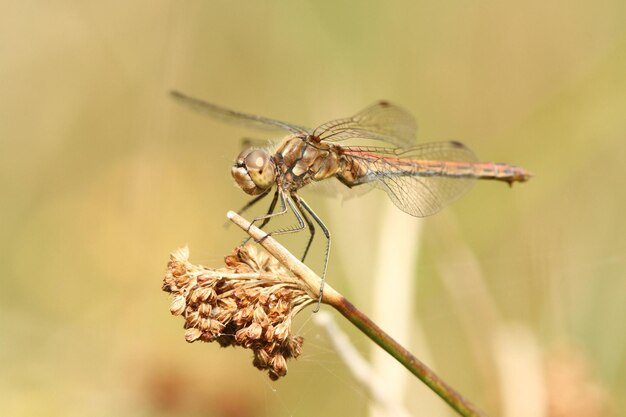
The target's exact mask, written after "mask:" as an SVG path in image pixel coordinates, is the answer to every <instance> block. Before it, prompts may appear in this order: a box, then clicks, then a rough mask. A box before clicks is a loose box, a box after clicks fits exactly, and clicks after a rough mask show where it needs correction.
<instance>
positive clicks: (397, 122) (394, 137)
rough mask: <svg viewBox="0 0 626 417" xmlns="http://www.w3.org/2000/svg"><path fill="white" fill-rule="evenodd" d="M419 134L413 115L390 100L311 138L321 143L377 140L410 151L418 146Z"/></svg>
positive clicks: (321, 129)
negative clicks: (359, 139)
mask: <svg viewBox="0 0 626 417" xmlns="http://www.w3.org/2000/svg"><path fill="white" fill-rule="evenodd" d="M416 132H417V124H416V123H415V118H413V116H412V115H411V114H409V113H407V112H406V111H405V110H403V109H402V108H400V107H398V106H396V105H394V104H391V103H389V102H387V101H379V102H378V103H375V104H373V105H371V106H370V107H368V108H366V109H365V110H362V111H360V112H359V113H357V114H355V115H354V116H352V117H347V118H345V119H337V120H332V121H330V122H328V123H324V124H323V125H321V126H318V127H317V128H316V129H315V130H314V131H313V134H312V135H313V138H315V139H316V140H318V141H321V140H326V141H330V142H337V141H341V140H346V139H350V138H361V139H374V140H380V141H384V142H389V143H391V144H393V145H395V146H397V147H400V148H403V149H409V148H411V147H412V146H414V145H415V135H416Z"/></svg>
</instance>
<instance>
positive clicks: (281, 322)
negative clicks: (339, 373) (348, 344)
mask: <svg viewBox="0 0 626 417" xmlns="http://www.w3.org/2000/svg"><path fill="white" fill-rule="evenodd" d="M188 259H189V251H188V249H187V248H183V249H179V250H178V251H176V252H175V253H173V254H172V255H171V256H170V262H169V263H168V265H167V273H166V275H165V278H164V279H163V290H164V291H166V292H169V293H170V294H172V303H171V305H170V312H171V313H172V314H173V315H175V316H182V317H183V318H184V319H185V329H186V330H185V339H186V340H187V342H189V343H192V342H195V341H197V340H200V341H202V342H217V343H219V344H220V346H222V347H225V346H242V347H244V348H247V349H251V350H252V351H253V353H254V360H253V362H252V363H253V365H254V366H255V367H257V368H258V369H261V370H267V371H268V374H269V377H270V378H271V379H272V380H276V379H278V378H280V377H282V376H285V375H286V374H287V359H289V358H297V357H298V356H299V355H300V353H301V347H302V342H303V339H302V337H301V336H293V335H292V333H291V323H292V320H293V317H294V316H295V315H296V314H297V313H298V312H299V311H300V310H302V309H303V308H304V307H305V306H307V305H308V304H311V303H313V302H315V300H313V299H312V298H311V297H310V296H309V295H308V294H307V293H306V291H304V289H302V287H300V285H299V282H298V280H297V279H295V278H293V276H291V275H290V274H289V273H288V272H287V271H286V270H285V269H284V268H283V267H282V266H281V265H280V264H279V263H278V261H276V259H275V258H273V257H271V256H269V255H268V254H267V253H265V252H260V251H258V250H257V249H256V248H255V247H254V246H251V245H246V246H242V247H238V248H236V249H235V250H234V251H233V253H232V254H231V255H228V256H226V258H225V264H226V266H225V267H224V268H221V269H209V268H206V267H203V266H199V265H193V264H191V263H190V262H189V261H188Z"/></svg>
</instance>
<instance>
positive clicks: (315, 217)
mask: <svg viewBox="0 0 626 417" xmlns="http://www.w3.org/2000/svg"><path fill="white" fill-rule="evenodd" d="M296 201H298V203H299V204H300V205H301V206H302V207H304V209H305V210H306V211H307V212H308V213H309V214H310V215H311V217H313V219H314V220H315V222H316V223H317V224H318V225H319V227H320V229H322V232H323V233H324V236H326V256H325V257H324V270H323V271H322V282H321V283H320V294H319V298H318V300H317V306H316V307H315V309H314V310H313V312H314V313H317V312H318V311H320V304H321V303H322V295H323V294H324V283H325V282H326V269H327V268H328V257H329V255H330V231H329V230H328V228H327V227H326V225H325V224H324V222H322V219H320V218H319V216H318V215H317V214H315V212H314V211H313V209H311V207H310V206H309V205H308V204H307V203H306V201H304V200H303V199H302V197H300V196H297V197H296Z"/></svg>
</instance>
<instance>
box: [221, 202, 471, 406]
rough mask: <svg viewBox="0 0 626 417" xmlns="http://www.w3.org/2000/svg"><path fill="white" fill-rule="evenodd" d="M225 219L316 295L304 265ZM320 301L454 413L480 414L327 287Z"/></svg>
mask: <svg viewBox="0 0 626 417" xmlns="http://www.w3.org/2000/svg"><path fill="white" fill-rule="evenodd" d="M227 217H228V218H229V219H230V220H231V221H232V222H233V223H235V224H236V225H237V226H239V227H240V228H241V229H243V230H244V231H246V233H248V234H249V235H250V236H251V237H252V238H253V239H254V240H255V241H257V242H260V244H261V245H262V246H263V247H264V248H265V249H266V250H267V251H268V252H269V253H270V254H271V255H272V256H274V257H275V258H276V259H278V261H279V262H280V263H281V264H283V265H284V266H285V267H286V268H287V269H289V270H290V271H291V272H292V273H293V274H294V275H295V276H296V277H298V278H300V279H302V282H303V283H304V284H305V287H306V289H307V291H308V292H309V293H310V294H311V296H312V297H315V296H316V295H317V294H318V292H319V286H320V284H321V279H320V278H319V277H318V276H317V275H316V274H315V273H314V272H313V271H312V270H311V269H310V268H309V267H308V266H306V265H304V264H303V263H302V262H300V261H299V260H298V259H297V258H296V257H295V256H293V255H292V254H291V253H290V252H289V251H287V249H285V248H284V247H283V246H282V245H280V244H279V243H278V242H277V241H276V240H274V239H273V238H272V237H271V236H267V234H266V233H265V232H263V231H262V230H260V229H259V228H257V227H256V226H254V225H252V224H251V223H250V222H248V221H247V220H246V219H244V218H243V217H241V216H239V215H238V214H237V213H235V212H233V211H229V212H228V214H227ZM322 302H323V303H324V304H328V305H330V306H332V307H333V308H335V309H336V310H337V311H339V312H340V313H341V314H342V315H343V316H344V317H346V318H347V319H348V320H350V322H352V324H354V325H355V326H356V327H357V328H359V329H360V330H361V331H362V332H363V333H365V334H366V335H367V336H368V337H369V338H370V339H372V340H373V341H374V342H375V343H376V344H378V345H379V346H380V347H382V348H383V349H384V350H386V351H387V352H388V353H389V354H390V355H391V356H393V357H394V358H396V359H397V360H398V361H399V362H400V363H401V364H402V365H404V367H405V368H407V369H408V370H409V371H410V372H411V373H413V374H414V375H415V376H417V377H418V378H419V379H420V380H421V381H422V382H424V383H425V384H426V385H427V386H428V387H429V388H430V389H432V390H433V391H434V392H435V393H436V394H437V395H438V396H439V397H441V398H442V399H443V400H444V401H446V402H447V403H448V404H449V405H450V406H451V407H452V408H453V409H454V410H455V411H456V412H457V413H459V414H460V415H462V416H464V417H478V416H483V414H482V413H481V412H480V411H478V409H477V408H476V407H475V406H474V405H473V404H471V403H470V402H469V401H467V400H466V399H465V398H463V396H461V394H459V393H458V392H457V391H455V390H454V389H453V388H452V387H450V386H449V385H448V384H447V383H446V382H445V381H443V380H442V379H441V378H440V377H439V376H438V375H437V374H435V373H434V372H433V371H432V370H431V369H430V368H428V367H427V366H426V365H425V364H424V363H422V362H421V361H420V360H419V359H417V358H416V357H415V356H413V354H411V352H409V351H408V350H407V349H405V348H404V347H402V346H401V345H400V344H399V343H398V342H396V341H395V340H394V339H393V338H392V337H391V336H389V335H388V334H387V333H385V332H384V331H383V330H382V329H381V328H380V327H378V326H377V325H376V323H374V322H373V321H372V320H370V319H369V318H368V317H367V316H366V315H365V314H363V313H362V312H361V311H360V310H358V309H357V308H356V307H355V306H354V305H352V303H350V302H349V301H348V300H347V299H346V298H345V297H343V296H342V295H341V294H340V293H338V292H337V291H336V290H335V289H333V288H332V287H331V286H330V285H328V284H326V285H325V287H324V295H323V297H322Z"/></svg>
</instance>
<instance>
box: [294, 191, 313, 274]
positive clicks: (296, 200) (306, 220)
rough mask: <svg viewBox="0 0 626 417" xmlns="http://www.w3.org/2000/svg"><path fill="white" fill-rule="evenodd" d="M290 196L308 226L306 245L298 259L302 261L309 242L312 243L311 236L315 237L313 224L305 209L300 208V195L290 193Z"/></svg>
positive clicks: (307, 251) (306, 252) (308, 247)
mask: <svg viewBox="0 0 626 417" xmlns="http://www.w3.org/2000/svg"><path fill="white" fill-rule="evenodd" d="M291 196H292V198H293V201H294V203H296V206H298V210H299V211H300V214H302V217H303V218H304V221H305V222H306V224H307V226H308V227H309V241H308V242H307V244H306V247H305V248H304V254H303V255H302V258H300V260H301V261H302V262H304V260H305V259H306V255H307V254H308V253H309V249H310V248H311V244H312V243H313V238H314V237H315V225H314V224H313V222H311V219H310V218H309V216H308V215H307V214H306V211H304V210H303V209H302V205H301V204H300V200H301V199H300V196H299V195H298V194H295V193H294V194H292V195H291Z"/></svg>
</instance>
